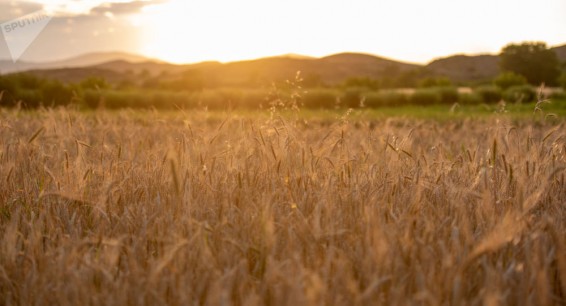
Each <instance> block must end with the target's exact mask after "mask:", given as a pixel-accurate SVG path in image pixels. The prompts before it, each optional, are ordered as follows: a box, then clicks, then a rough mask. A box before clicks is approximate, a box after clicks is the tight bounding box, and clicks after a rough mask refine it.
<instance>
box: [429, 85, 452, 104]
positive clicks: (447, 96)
mask: <svg viewBox="0 0 566 306" xmlns="http://www.w3.org/2000/svg"><path fill="white" fill-rule="evenodd" d="M434 89H435V90H436V91H437V92H438V93H439V94H440V103H443V104H453V103H456V102H457V101H458V89H457V88H455V87H451V86H448V87H438V88H434Z"/></svg>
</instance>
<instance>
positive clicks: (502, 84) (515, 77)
mask: <svg viewBox="0 0 566 306" xmlns="http://www.w3.org/2000/svg"><path fill="white" fill-rule="evenodd" d="M493 84H495V86H497V87H499V88H501V89H503V90H505V89H507V88H509V87H512V86H520V85H525V84H527V79H526V78H525V77H524V76H522V75H520V74H517V73H515V72H511V71H506V72H502V73H501V74H499V75H498V76H497V77H496V78H495V80H493Z"/></svg>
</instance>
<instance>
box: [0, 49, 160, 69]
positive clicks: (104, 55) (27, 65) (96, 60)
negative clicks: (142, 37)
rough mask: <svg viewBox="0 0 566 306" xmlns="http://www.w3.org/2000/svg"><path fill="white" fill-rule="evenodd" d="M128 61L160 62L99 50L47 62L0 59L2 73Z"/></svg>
mask: <svg viewBox="0 0 566 306" xmlns="http://www.w3.org/2000/svg"><path fill="white" fill-rule="evenodd" d="M117 60H122V61H128V62H130V63H142V62H159V61H157V60H154V59H150V58H147V57H144V56H140V55H135V54H130V53H125V52H97V53H88V54H84V55H81V56H77V57H73V58H70V59H66V60H60V61H53V62H45V63H33V62H25V61H19V62H16V63H14V62H12V61H10V60H1V61H0V73H1V74H7V73H14V72H20V71H27V70H40V69H42V70H43V69H62V68H76V67H88V66H94V65H98V64H102V63H107V62H111V61H117Z"/></svg>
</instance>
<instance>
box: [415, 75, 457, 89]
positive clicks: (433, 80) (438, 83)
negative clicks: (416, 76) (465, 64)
mask: <svg viewBox="0 0 566 306" xmlns="http://www.w3.org/2000/svg"><path fill="white" fill-rule="evenodd" d="M446 86H452V82H451V81H450V79H449V78H447V77H426V78H423V79H421V80H420V81H419V83H418V87H420V88H431V87H446Z"/></svg>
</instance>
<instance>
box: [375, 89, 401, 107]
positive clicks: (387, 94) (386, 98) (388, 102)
mask: <svg viewBox="0 0 566 306" xmlns="http://www.w3.org/2000/svg"><path fill="white" fill-rule="evenodd" d="M365 98H366V99H365V105H366V106H367V107H370V108H376V107H384V106H401V105H406V104H408V102H409V99H408V97H407V95H406V94H404V93H402V92H399V91H393V90H388V91H379V92H370V93H367V94H366V97H365Z"/></svg>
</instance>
